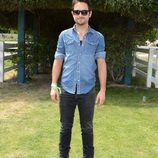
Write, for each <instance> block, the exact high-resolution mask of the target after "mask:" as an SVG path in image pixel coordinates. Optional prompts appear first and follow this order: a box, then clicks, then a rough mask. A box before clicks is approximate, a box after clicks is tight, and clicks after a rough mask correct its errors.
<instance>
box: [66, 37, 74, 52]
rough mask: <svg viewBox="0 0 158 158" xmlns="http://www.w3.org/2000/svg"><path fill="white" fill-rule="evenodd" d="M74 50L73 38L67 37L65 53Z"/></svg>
mask: <svg viewBox="0 0 158 158" xmlns="http://www.w3.org/2000/svg"><path fill="white" fill-rule="evenodd" d="M74 50H75V41H74V40H73V39H67V40H66V41H65V53H66V54H67V55H69V54H72V53H73V51H74Z"/></svg>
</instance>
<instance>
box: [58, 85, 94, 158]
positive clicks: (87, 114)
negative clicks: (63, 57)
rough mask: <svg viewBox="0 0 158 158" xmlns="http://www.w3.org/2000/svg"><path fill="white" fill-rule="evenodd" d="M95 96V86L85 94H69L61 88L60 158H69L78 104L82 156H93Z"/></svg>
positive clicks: (90, 157) (91, 157) (85, 157)
mask: <svg viewBox="0 0 158 158" xmlns="http://www.w3.org/2000/svg"><path fill="white" fill-rule="evenodd" d="M95 97H96V94H95V88H93V89H92V90H91V91H90V92H88V93H87V94H70V93H68V92H66V91H65V90H62V94H61V95H60V122H61V129H60V143H59V157H60V158H69V150H70V142H71V130H72V126H73V120H74V113H75V108H76V106H78V110H79V116H80V126H81V132H82V144H83V158H93V157H94V147H93V114H94V105H95Z"/></svg>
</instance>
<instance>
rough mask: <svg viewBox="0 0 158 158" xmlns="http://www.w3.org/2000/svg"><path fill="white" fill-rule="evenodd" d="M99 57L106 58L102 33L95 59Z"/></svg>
mask: <svg viewBox="0 0 158 158" xmlns="http://www.w3.org/2000/svg"><path fill="white" fill-rule="evenodd" d="M98 58H104V59H105V58H106V52H105V40H104V36H103V35H102V34H100V37H99V43H98V47H97V50H96V54H95V59H98Z"/></svg>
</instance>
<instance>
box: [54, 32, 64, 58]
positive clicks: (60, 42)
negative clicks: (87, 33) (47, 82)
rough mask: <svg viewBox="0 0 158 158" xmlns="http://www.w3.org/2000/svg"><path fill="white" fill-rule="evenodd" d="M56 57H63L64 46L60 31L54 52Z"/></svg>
mask: <svg viewBox="0 0 158 158" xmlns="http://www.w3.org/2000/svg"><path fill="white" fill-rule="evenodd" d="M56 58H65V48H64V42H63V34H62V32H61V34H60V35H59V38H58V42H57V49H56V52H55V59H56Z"/></svg>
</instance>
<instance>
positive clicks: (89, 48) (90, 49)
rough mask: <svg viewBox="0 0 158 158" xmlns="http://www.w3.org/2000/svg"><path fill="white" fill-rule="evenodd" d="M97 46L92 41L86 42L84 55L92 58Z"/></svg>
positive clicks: (95, 42) (96, 43)
mask: <svg viewBox="0 0 158 158" xmlns="http://www.w3.org/2000/svg"><path fill="white" fill-rule="evenodd" d="M97 46H98V42H97V41H93V40H89V41H86V45H85V52H84V54H85V55H89V56H94V55H95V53H96V50H97Z"/></svg>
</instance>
